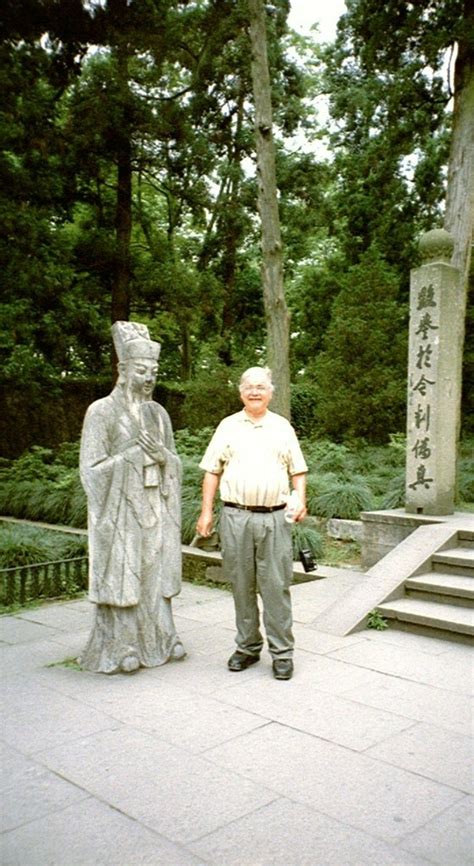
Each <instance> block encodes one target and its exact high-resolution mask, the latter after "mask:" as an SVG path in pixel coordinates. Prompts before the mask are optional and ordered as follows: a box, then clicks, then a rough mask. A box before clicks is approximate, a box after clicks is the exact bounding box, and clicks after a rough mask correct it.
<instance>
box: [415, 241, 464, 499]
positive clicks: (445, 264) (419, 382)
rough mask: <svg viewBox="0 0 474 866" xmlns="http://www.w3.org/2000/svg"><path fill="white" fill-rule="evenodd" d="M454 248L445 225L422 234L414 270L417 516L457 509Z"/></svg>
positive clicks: (457, 373) (459, 316)
mask: <svg viewBox="0 0 474 866" xmlns="http://www.w3.org/2000/svg"><path fill="white" fill-rule="evenodd" d="M452 246H453V244H452V239H451V237H450V235H448V233H447V232H445V231H443V230H442V229H439V230H434V231H432V232H428V233H427V234H425V235H423V237H422V239H421V241H420V251H421V254H422V258H423V260H424V263H423V264H422V266H421V267H419V268H417V269H416V270H414V271H412V274H411V282H410V340H409V358H408V400H407V461H406V511H408V512H412V513H417V514H427V515H429V514H449V513H451V512H452V511H453V508H454V489H455V472H456V423H457V418H458V412H459V405H460V394H461V381H460V379H461V374H460V371H461V350H462V346H461V342H462V341H461V333H462V314H461V305H460V294H459V292H460V281H459V273H458V271H457V269H456V268H454V267H453V266H452V265H451V264H450V258H451V253H452Z"/></svg>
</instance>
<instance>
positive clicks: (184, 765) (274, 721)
mask: <svg viewBox="0 0 474 866" xmlns="http://www.w3.org/2000/svg"><path fill="white" fill-rule="evenodd" d="M361 579H364V578H363V577H362V578H361V575H360V574H359V573H357V574H354V573H351V571H350V570H348V569H345V570H343V569H339V570H336V569H334V570H333V572H332V574H331V576H330V577H327V578H323V579H320V580H315V581H313V582H310V583H301V584H298V585H295V586H294V587H293V588H292V597H293V607H294V617H295V636H296V644H297V650H296V653H295V675H294V678H293V679H292V680H291V681H289V682H281V681H276V680H275V679H273V677H272V674H271V664H270V657H269V656H268V654H267V653H266V652H265V653H264V654H263V655H262V658H261V661H260V663H259V664H258V665H254V666H253V667H252V668H250V669H248V670H247V671H244V672H242V673H230V672H229V671H228V670H227V667H226V660H227V658H228V656H229V655H230V653H231V652H232V650H233V637H234V616H233V604H232V598H231V596H230V595H229V593H228V592H226V591H225V590H223V589H219V588H208V587H205V586H202V587H201V586H195V585H192V584H189V583H185V585H184V587H183V591H182V593H181V595H180V596H179V598H178V599H176V601H175V604H174V608H175V613H176V621H177V624H178V628H179V631H180V634H181V636H182V639H183V641H184V643H185V646H186V649H187V652H188V657H187V658H186V659H185V660H184V661H182V662H174V663H170V664H167V665H165V666H164V667H162V668H154V669H150V670H140V671H139V672H137V673H135V674H129V675H126V674H119V675H116V676H112V677H107V676H104V675H101V674H91V673H84V672H80V671H78V670H76V669H74V667H71V666H67V663H66V665H65V664H64V660H65V659H72V658H74V657H75V656H77V654H78V653H79V652H80V650H81V648H82V647H83V645H84V643H85V640H86V638H87V636H88V633H89V628H90V623H91V616H92V611H91V606H90V604H89V603H88V602H87V601H85V600H80V601H74V602H71V601H69V602H62V603H51V604H47V605H44V606H41V607H38V608H36V609H30V610H24V611H23V612H21V613H18V614H16V615H14V616H4V617H1V618H0V627H1V641H2V643H1V645H0V650H1V655H2V659H3V675H2V690H3V701H2V708H3V709H2V716H3V718H2V727H1V732H2V733H1V737H2V741H3V745H2V771H3V774H2V779H3V780H2V804H3V809H2V831H3V833H2V852H1V856H0V862H1V863H2V866H52V864H56V866H93V864H94V866H97V864H100V866H138V864H140V866H145V864H147V866H257V864H258V866H288V864H291V866H315V864H324V866H361V864H364V866H433V864H439V866H468V864H471V863H472V862H473V856H474V850H473V844H472V805H473V798H472V776H471V773H470V766H471V763H472V739H471V735H472V704H471V700H472V697H471V695H472V655H471V650H469V648H467V647H464V646H462V645H457V644H451V643H449V642H446V641H438V640H434V639H432V638H425V637H423V636H420V635H411V634H407V633H404V632H398V631H393V632H392V631H391V630H390V629H389V630H387V631H384V632H375V631H361V632H357V633H355V634H352V635H349V636H348V637H337V636H334V635H330V634H327V633H324V632H322V631H318V630H316V629H315V628H314V627H313V626H311V622H312V621H313V620H314V619H315V618H316V617H317V615H318V614H319V613H321V612H322V611H324V610H325V609H326V607H327V606H329V605H331V604H333V603H334V602H335V601H337V598H338V597H340V596H341V595H342V594H343V593H345V592H346V591H347V590H348V589H349V588H350V587H351V586H353V585H355V583H356V582H360V580H361Z"/></svg>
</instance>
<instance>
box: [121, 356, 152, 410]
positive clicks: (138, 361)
mask: <svg viewBox="0 0 474 866" xmlns="http://www.w3.org/2000/svg"><path fill="white" fill-rule="evenodd" d="M157 373H158V364H157V362H156V361H152V360H150V359H149V358H133V359H131V360H130V361H127V370H126V380H127V387H128V388H129V389H130V391H131V392H132V393H133V394H134V395H135V396H137V397H141V398H142V399H144V400H151V397H152V394H153V389H154V387H155V385H156V376H157Z"/></svg>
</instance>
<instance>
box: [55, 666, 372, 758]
mask: <svg viewBox="0 0 474 866" xmlns="http://www.w3.org/2000/svg"><path fill="white" fill-rule="evenodd" d="M183 667H184V665H183ZM176 668H178V665H176ZM143 673H144V672H143ZM151 674H152V672H151V671H149V672H148V676H147V677H145V676H135V677H133V678H130V680H129V682H128V683H127V688H126V689H124V688H123V686H122V685H121V683H120V682H119V678H118V677H116V678H115V683H114V686H113V687H112V688H106V689H105V688H99V689H97V688H94V689H93V690H92V689H89V688H87V689H86V690H84V691H83V692H78V686H79V680H80V679H81V678H82V674H81V673H76V674H75V686H74V677H71V678H70V679H69V680H68V682H69V694H72V693H73V690H74V688H75V689H76V697H78V696H79V694H80V695H81V696H82V699H83V700H84V701H86V702H87V704H88V705H89V707H90V708H91V710H92V712H93V714H94V709H93V708H95V710H96V711H97V710H100V716H99V718H103V717H104V715H105V716H106V717H107V718H108V719H109V726H113V723H114V722H121V723H123V724H124V725H129V726H131V727H133V728H135V729H139V730H141V731H145V732H147V733H149V734H154V735H156V736H157V737H158V738H159V739H160V740H163V741H165V742H167V743H170V744H174V745H176V746H180V747H182V748H183V749H185V750H187V751H189V752H192V753H195V754H199V752H202V751H204V750H206V749H209V748H211V747H212V746H214V745H216V744H218V743H221V742H225V741H227V740H229V739H232V738H233V737H236V736H238V735H239V734H242V733H245V732H246V731H251V730H253V728H256V727H260V726H261V725H262V724H266V722H267V720H266V719H262V718H261V716H260V715H258V714H257V713H256V712H252V710H251V708H250V710H249V711H247V710H244V709H238V708H236V707H234V706H232V705H231V704H226V703H224V702H222V701H217V700H214V698H213V697H210V696H208V695H199V694H196V693H193V692H192V691H190V690H187V689H186V688H184V687H183V686H182V685H180V680H179V670H177V671H176V674H175V679H174V680H173V681H166V682H164V681H163V680H162V679H161V680H160V678H159V677H157V676H156V675H155V676H153V675H151ZM66 700H67V699H66ZM374 712H375V711H374ZM84 733H85V732H84Z"/></svg>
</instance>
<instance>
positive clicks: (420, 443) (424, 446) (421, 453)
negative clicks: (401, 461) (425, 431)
mask: <svg viewBox="0 0 474 866" xmlns="http://www.w3.org/2000/svg"><path fill="white" fill-rule="evenodd" d="M429 441H430V440H429V437H428V436H425V438H424V439H417V440H416V442H415V444H414V446H413V448H412V449H411V450H412V451H413V453H414V455H415V457H417V458H418V457H419V458H420V460H427V459H428V457H429V456H430V454H431V448H430V446H429Z"/></svg>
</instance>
